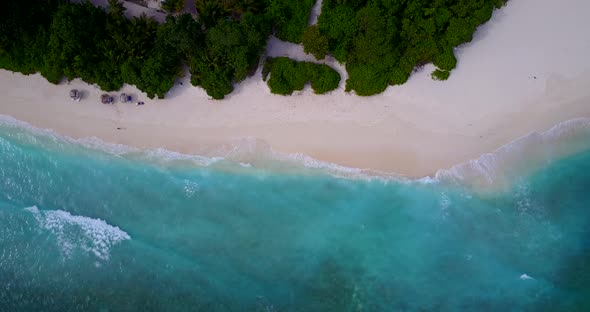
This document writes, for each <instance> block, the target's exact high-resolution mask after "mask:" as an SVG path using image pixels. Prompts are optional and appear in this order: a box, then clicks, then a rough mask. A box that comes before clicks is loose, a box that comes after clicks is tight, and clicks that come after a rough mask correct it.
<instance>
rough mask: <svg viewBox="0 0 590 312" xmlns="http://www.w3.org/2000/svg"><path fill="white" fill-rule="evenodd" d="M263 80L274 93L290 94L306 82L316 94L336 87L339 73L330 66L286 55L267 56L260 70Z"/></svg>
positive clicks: (301, 88) (300, 88)
mask: <svg viewBox="0 0 590 312" xmlns="http://www.w3.org/2000/svg"><path fill="white" fill-rule="evenodd" d="M262 74H263V75H262V76H263V79H264V80H267V78H268V75H269V74H270V79H268V81H267V83H268V86H269V88H270V91H271V92H272V93H274V94H281V95H290V94H292V93H293V91H301V90H303V88H304V87H305V85H306V84H307V83H311V88H312V89H313V91H314V92H315V93H316V94H324V93H327V92H330V91H332V90H334V89H336V88H338V84H339V83H340V79H341V77H340V74H338V72H337V71H336V70H334V69H333V68H332V67H330V66H328V65H324V64H316V63H311V62H297V61H294V60H291V59H289V58H287V57H277V58H267V59H266V62H265V63H264V67H263V70H262Z"/></svg>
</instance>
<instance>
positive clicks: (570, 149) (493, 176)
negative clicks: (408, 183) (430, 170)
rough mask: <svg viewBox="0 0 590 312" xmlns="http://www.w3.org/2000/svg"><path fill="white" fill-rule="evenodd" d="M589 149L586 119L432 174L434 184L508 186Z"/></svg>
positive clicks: (589, 141)
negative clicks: (549, 165)
mask: <svg viewBox="0 0 590 312" xmlns="http://www.w3.org/2000/svg"><path fill="white" fill-rule="evenodd" d="M588 149H590V118H577V119H572V120H568V121H565V122H562V123H559V124H557V125H555V126H554V127H552V128H551V129H549V130H547V131H544V132H532V133H530V134H528V135H526V136H523V137H521V138H519V139H516V140H514V141H512V142H511V143H509V144H506V145H504V146H502V147H500V148H499V149H497V150H496V151H494V152H492V153H487V154H483V155H481V156H480V157H479V158H477V159H473V160H470V161H467V162H465V163H461V164H457V165H455V166H453V167H451V168H449V169H442V170H439V171H437V172H436V174H435V180H437V181H446V182H452V183H458V184H462V185H473V186H475V187H478V186H481V187H486V188H488V187H490V186H497V187H504V186H510V184H511V182H513V181H515V178H516V177H518V176H522V175H526V174H528V173H530V172H533V171H535V170H537V169H539V168H540V167H542V166H544V165H547V164H549V163H551V162H553V161H556V160H558V159H560V158H563V157H567V156H569V155H573V154H575V153H579V152H582V151H585V150H588Z"/></svg>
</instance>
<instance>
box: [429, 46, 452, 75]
mask: <svg viewBox="0 0 590 312" xmlns="http://www.w3.org/2000/svg"><path fill="white" fill-rule="evenodd" d="M432 63H433V64H434V66H436V67H438V68H440V69H442V70H447V71H450V70H453V69H454V68H455V66H457V59H456V58H455V54H454V53H453V49H450V48H447V49H445V50H444V52H442V53H440V54H438V55H436V56H435V57H434V60H433V62H432Z"/></svg>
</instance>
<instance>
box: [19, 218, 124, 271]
mask: <svg viewBox="0 0 590 312" xmlns="http://www.w3.org/2000/svg"><path fill="white" fill-rule="evenodd" d="M25 210H27V211H29V212H31V213H32V214H33V216H34V217H35V219H36V220H37V221H38V222H39V225H40V227H41V228H42V229H44V230H47V231H49V232H51V233H52V234H53V235H55V237H56V239H57V242H58V244H59V247H60V250H61V252H62V254H63V255H64V257H65V258H69V257H71V256H72V255H73V253H74V252H76V251H83V252H85V253H90V254H92V255H94V256H96V257H97V258H98V259H100V260H105V261H106V260H109V258H110V250H111V248H112V247H113V246H115V245H117V244H119V243H120V242H122V241H125V240H130V239H131V237H130V236H129V234H127V233H126V232H125V231H123V230H121V229H120V228H119V227H117V226H112V225H110V224H108V223H106V222H105V221H104V220H101V219H93V218H89V217H84V216H76V215H72V214H70V213H69V212H67V211H63V210H39V209H38V208H37V207H36V206H33V207H28V208H25Z"/></svg>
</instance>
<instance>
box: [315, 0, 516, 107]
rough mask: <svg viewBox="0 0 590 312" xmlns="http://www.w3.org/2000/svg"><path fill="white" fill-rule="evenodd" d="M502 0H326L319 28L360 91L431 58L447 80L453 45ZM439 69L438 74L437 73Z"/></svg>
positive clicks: (399, 80)
mask: <svg viewBox="0 0 590 312" xmlns="http://www.w3.org/2000/svg"><path fill="white" fill-rule="evenodd" d="M504 3H505V0H434V1H431V0H412V1H390V0H354V1H353V0H349V1H343V0H324V2H323V7H322V14H321V15H320V18H319V24H318V27H319V31H320V34H321V35H324V36H326V37H327V38H328V42H329V50H330V51H331V52H332V54H333V55H334V57H335V58H336V59H337V60H338V61H340V62H346V69H347V71H348V73H349V79H348V80H347V82H346V89H347V90H349V91H351V90H354V91H355V92H356V93H357V94H359V95H371V94H376V93H379V92H382V91H383V90H385V88H386V87H387V85H395V84H403V83H405V82H406V81H407V80H408V78H409V76H410V74H411V73H412V71H413V70H414V68H415V67H417V66H421V65H423V64H426V63H430V62H434V64H435V65H436V66H437V67H439V68H440V69H441V71H437V72H436V75H434V74H433V77H434V78H437V79H438V78H443V77H444V79H446V78H447V77H448V75H449V74H450V73H449V71H450V70H452V69H453V68H455V66H456V63H457V60H456V58H455V56H454V54H453V48H454V47H456V46H457V45H459V44H461V43H464V42H467V41H470V40H471V39H472V36H473V33H474V31H475V29H476V28H477V27H478V26H479V25H481V24H482V23H485V22H486V21H487V20H489V19H490V17H491V15H492V11H493V9H494V7H496V8H497V7H500V6H501V5H503V4H504ZM439 72H440V73H439Z"/></svg>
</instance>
